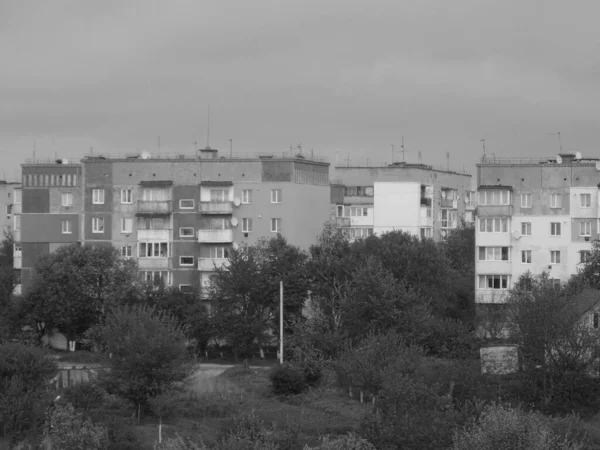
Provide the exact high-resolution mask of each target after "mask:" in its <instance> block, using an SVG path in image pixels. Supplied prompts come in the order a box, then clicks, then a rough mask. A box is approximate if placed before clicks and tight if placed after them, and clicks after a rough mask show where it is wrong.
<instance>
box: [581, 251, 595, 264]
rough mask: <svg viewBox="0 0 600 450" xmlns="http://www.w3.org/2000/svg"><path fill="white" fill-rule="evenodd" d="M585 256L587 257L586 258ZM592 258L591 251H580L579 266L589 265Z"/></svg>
mask: <svg viewBox="0 0 600 450" xmlns="http://www.w3.org/2000/svg"><path fill="white" fill-rule="evenodd" d="M584 255H586V256H585V257H584ZM591 257H592V252H591V251H590V250H580V251H579V264H585V263H587V262H588V261H589V260H590V258H591Z"/></svg>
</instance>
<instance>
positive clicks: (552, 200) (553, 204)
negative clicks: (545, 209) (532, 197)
mask: <svg viewBox="0 0 600 450" xmlns="http://www.w3.org/2000/svg"><path fill="white" fill-rule="evenodd" d="M556 199H558V202H556V201H555V200H556ZM550 208H551V209H561V208H562V194H559V193H557V192H553V193H551V194H550Z"/></svg>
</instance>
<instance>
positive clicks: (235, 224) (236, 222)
mask: <svg viewBox="0 0 600 450" xmlns="http://www.w3.org/2000/svg"><path fill="white" fill-rule="evenodd" d="M231 225H232V226H234V227H237V226H238V220H237V217H232V218H231Z"/></svg>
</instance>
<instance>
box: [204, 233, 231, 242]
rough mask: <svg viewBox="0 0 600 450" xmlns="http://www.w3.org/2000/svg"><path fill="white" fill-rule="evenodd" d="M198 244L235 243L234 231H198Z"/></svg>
mask: <svg viewBox="0 0 600 450" xmlns="http://www.w3.org/2000/svg"><path fill="white" fill-rule="evenodd" d="M198 242H200V243H202V242H205V243H210V242H214V243H227V242H233V231H232V230H198Z"/></svg>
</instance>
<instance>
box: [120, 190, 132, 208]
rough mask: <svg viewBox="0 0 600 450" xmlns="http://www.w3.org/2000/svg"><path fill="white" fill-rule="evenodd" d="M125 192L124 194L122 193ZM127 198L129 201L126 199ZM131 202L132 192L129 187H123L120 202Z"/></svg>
mask: <svg viewBox="0 0 600 450" xmlns="http://www.w3.org/2000/svg"><path fill="white" fill-rule="evenodd" d="M123 194H125V195H123ZM127 199H129V201H128V200H127ZM132 203H133V193H132V191H131V189H127V188H123V189H121V204H122V205H131V204H132Z"/></svg>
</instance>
